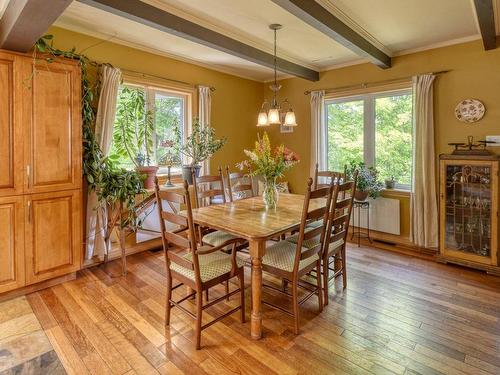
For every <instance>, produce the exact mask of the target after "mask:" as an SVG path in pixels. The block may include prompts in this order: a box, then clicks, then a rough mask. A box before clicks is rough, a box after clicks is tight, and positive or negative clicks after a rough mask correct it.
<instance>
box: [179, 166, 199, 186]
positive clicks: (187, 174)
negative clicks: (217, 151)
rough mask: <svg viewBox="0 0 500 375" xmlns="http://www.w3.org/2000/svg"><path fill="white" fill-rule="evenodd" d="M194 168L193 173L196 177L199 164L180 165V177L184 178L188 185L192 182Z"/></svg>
mask: <svg viewBox="0 0 500 375" xmlns="http://www.w3.org/2000/svg"><path fill="white" fill-rule="evenodd" d="M193 169H194V174H195V176H196V177H199V176H200V169H201V165H194V166H193V165H183V166H182V179H183V180H186V181H187V183H188V184H189V185H192V184H193V175H192V173H193V172H192V171H193Z"/></svg>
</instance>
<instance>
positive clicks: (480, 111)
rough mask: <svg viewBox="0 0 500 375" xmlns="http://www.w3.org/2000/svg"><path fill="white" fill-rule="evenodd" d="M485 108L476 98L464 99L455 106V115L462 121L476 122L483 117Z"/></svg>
mask: <svg viewBox="0 0 500 375" xmlns="http://www.w3.org/2000/svg"><path fill="white" fill-rule="evenodd" d="M485 111H486V108H485V107H484V104H483V103H482V102H481V101H479V100H477V99H465V100H462V101H461V102H460V103H458V104H457V106H456V107H455V117H456V118H457V119H458V120H459V121H462V122H469V123H470V122H476V121H479V120H481V119H482V118H483V116H484V112H485Z"/></svg>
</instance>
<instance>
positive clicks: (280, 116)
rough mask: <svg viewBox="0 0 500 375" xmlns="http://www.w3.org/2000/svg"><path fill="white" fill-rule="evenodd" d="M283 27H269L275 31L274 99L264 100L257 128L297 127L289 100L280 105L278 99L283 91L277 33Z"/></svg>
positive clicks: (273, 25) (272, 87)
mask: <svg viewBox="0 0 500 375" xmlns="http://www.w3.org/2000/svg"><path fill="white" fill-rule="evenodd" d="M281 27H282V26H281V25H279V24H276V23H273V24H272V25H269V28H270V29H271V30H274V83H273V84H272V85H270V86H269V88H270V89H271V90H272V92H273V99H272V101H271V102H270V103H269V102H268V101H267V100H264V103H262V107H261V109H260V112H259V116H258V118H257V126H269V125H284V126H297V122H296V120H295V113H294V112H293V109H292V106H291V104H290V102H289V101H288V99H285V100H283V101H282V102H281V103H280V102H278V99H277V97H276V96H277V93H278V91H279V90H280V89H281V85H280V84H278V81H277V78H276V66H277V62H276V32H277V31H278V30H279V29H281Z"/></svg>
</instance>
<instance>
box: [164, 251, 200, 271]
mask: <svg viewBox="0 0 500 375" xmlns="http://www.w3.org/2000/svg"><path fill="white" fill-rule="evenodd" d="M167 257H168V259H169V260H171V261H172V262H174V263H176V264H178V265H179V266H181V267H185V268H187V269H188V270H194V264H193V263H192V262H190V261H189V260H187V259H186V258H184V257H181V256H180V255H179V254H176V253H174V252H172V251H169V252H167Z"/></svg>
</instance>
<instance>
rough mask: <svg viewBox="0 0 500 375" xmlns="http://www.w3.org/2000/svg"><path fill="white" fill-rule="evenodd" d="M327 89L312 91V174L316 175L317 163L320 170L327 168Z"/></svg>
mask: <svg viewBox="0 0 500 375" xmlns="http://www.w3.org/2000/svg"><path fill="white" fill-rule="evenodd" d="M325 121H326V119H325V91H323V90H320V91H312V92H311V165H310V167H311V168H310V170H311V172H310V173H311V174H310V175H311V176H314V169H315V167H316V163H318V164H319V170H323V171H324V170H327V167H328V165H327V164H328V162H327V155H328V154H327V149H328V145H327V142H328V138H327V134H326V124H325Z"/></svg>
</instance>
